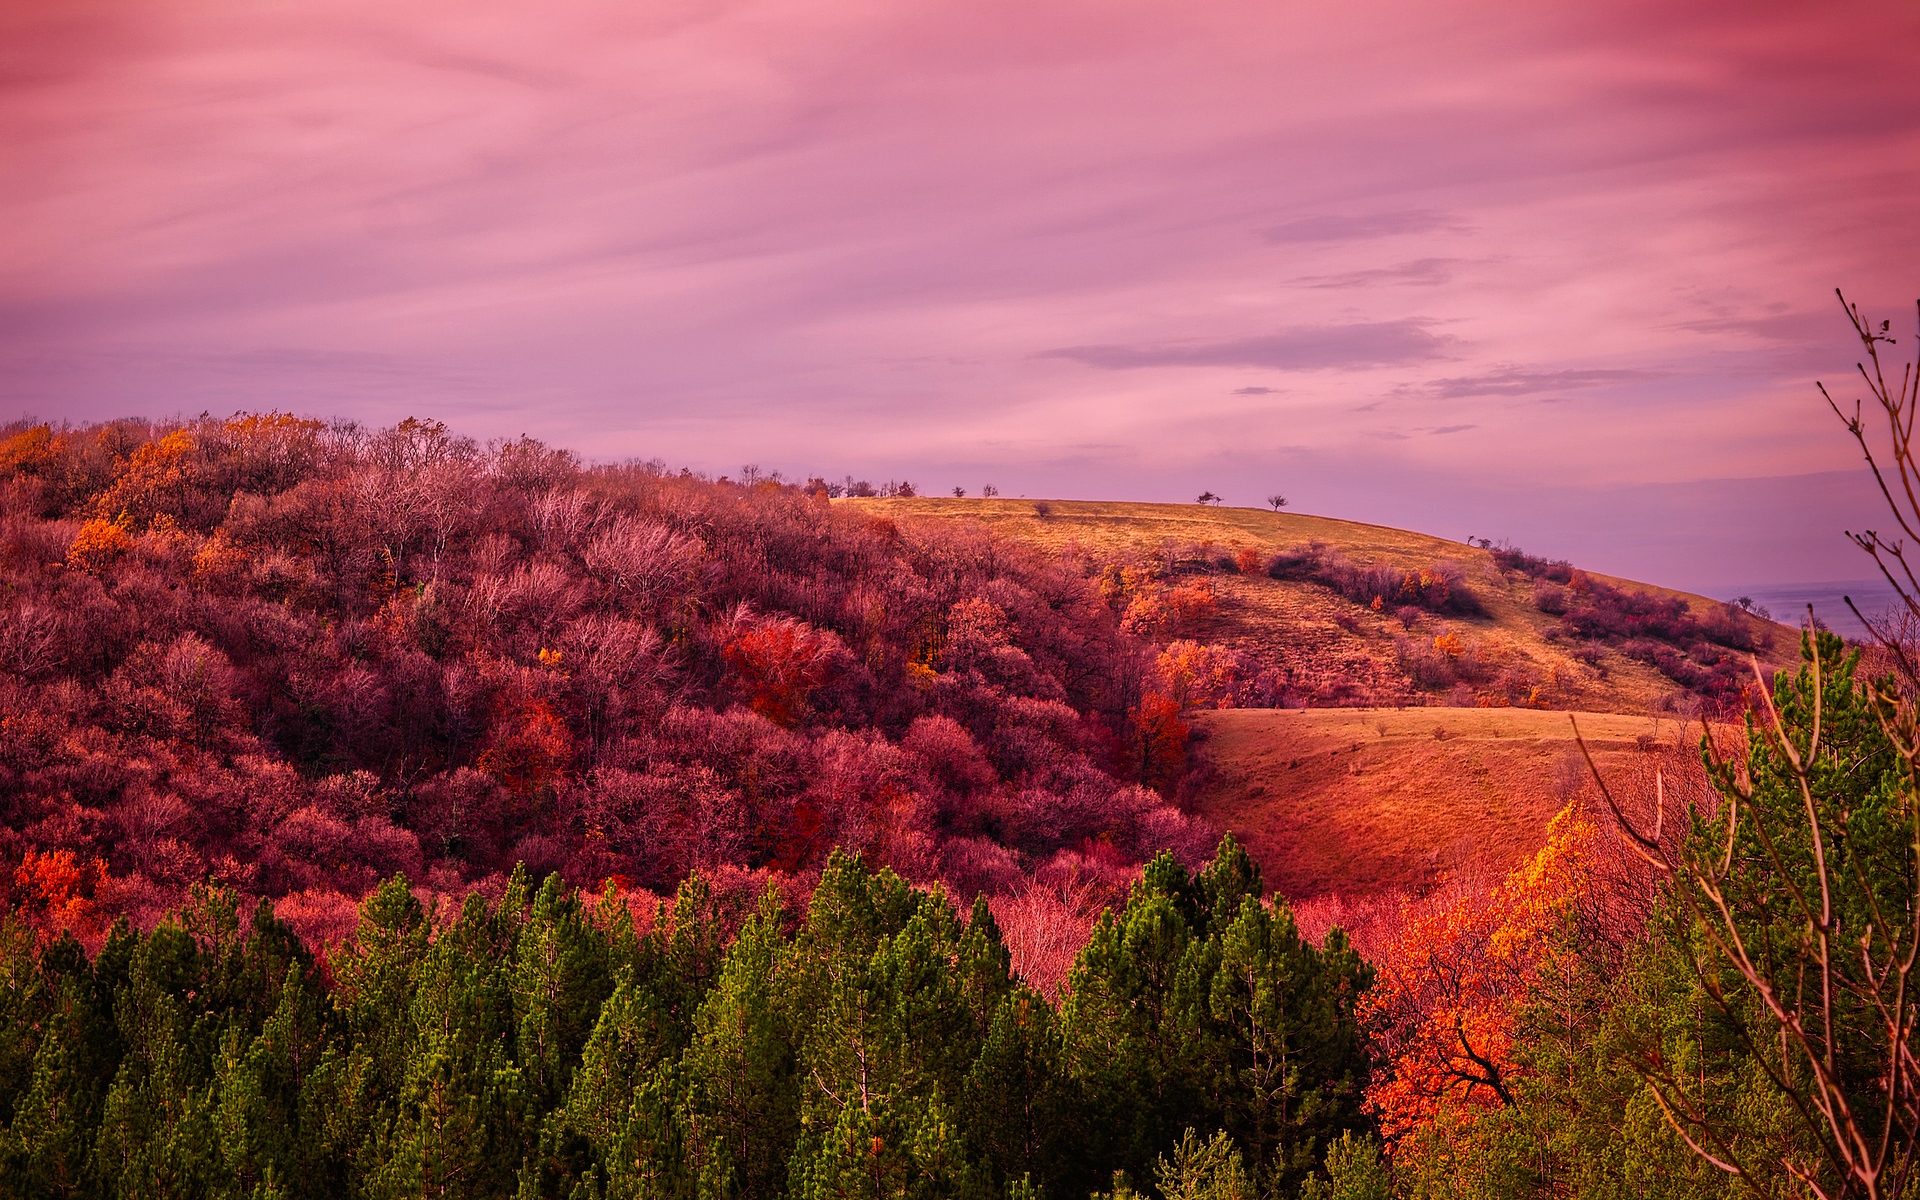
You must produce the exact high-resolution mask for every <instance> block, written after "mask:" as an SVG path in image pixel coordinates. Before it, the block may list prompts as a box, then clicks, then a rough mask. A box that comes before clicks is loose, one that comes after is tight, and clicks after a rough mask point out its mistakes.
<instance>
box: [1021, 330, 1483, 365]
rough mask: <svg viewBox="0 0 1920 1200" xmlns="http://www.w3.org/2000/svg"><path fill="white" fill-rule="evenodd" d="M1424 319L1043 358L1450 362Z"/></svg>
mask: <svg viewBox="0 0 1920 1200" xmlns="http://www.w3.org/2000/svg"><path fill="white" fill-rule="evenodd" d="M1431 325H1432V322H1430V321H1426V320H1420V319H1408V320H1402V321H1371V322H1365V323H1362V324H1356V325H1318V326H1302V327H1300V328H1297V329H1290V330H1288V331H1286V332H1285V333H1272V334H1266V335H1263V336H1259V337H1245V338H1230V339H1227V340H1225V341H1217V342H1161V343H1154V344H1148V345H1138V346H1129V345H1122V344H1113V343H1109V344H1103V345H1093V346H1063V347H1061V348H1059V349H1057V350H1048V351H1046V352H1045V353H1043V354H1042V355H1041V357H1042V358H1064V359H1068V360H1070V361H1072V362H1078V363H1084V364H1085V365H1087V366H1089V367H1099V368H1101V369H1103V370H1108V371H1126V370H1134V369H1137V368H1141V367H1266V368H1269V369H1272V370H1279V371H1324V370H1332V369H1336V368H1347V369H1359V368H1364V367H1392V366H1407V365H1411V364H1416V363H1427V362H1434V361H1437V360H1439V359H1442V358H1445V357H1446V355H1447V353H1448V350H1449V348H1450V346H1451V344H1452V341H1451V339H1449V338H1448V337H1446V336H1444V335H1441V334H1437V333H1434V332H1433V330H1432V329H1431V328H1430V326H1431Z"/></svg>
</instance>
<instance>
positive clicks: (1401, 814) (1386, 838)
mask: <svg viewBox="0 0 1920 1200" xmlns="http://www.w3.org/2000/svg"><path fill="white" fill-rule="evenodd" d="M1574 715H1575V717H1576V718H1577V719H1578V721H1579V723H1580V732H1581V734H1582V735H1583V736H1584V737H1585V738H1586V740H1587V745H1588V747H1589V748H1590V749H1591V750H1592V751H1593V753H1594V758H1595V760H1596V761H1597V762H1598V763H1599V765H1600V768H1601V770H1603V771H1605V772H1606V773H1607V777H1608V778H1609V780H1618V781H1620V782H1621V783H1623V784H1625V785H1627V786H1629V787H1630V786H1632V785H1633V784H1634V783H1635V782H1637V781H1638V779H1639V777H1640V776H1641V775H1642V774H1644V773H1645V771H1646V769H1647V764H1648V763H1649V762H1650V761H1651V756H1653V755H1657V754H1660V753H1662V752H1669V751H1673V750H1674V749H1675V747H1676V746H1678V747H1681V748H1682V751H1681V752H1683V753H1684V747H1686V746H1689V745H1691V744H1693V743H1694V742H1695V741H1697V739H1698V737H1699V733H1700V726H1699V725H1698V724H1693V725H1690V726H1689V725H1685V724H1683V723H1682V722H1680V721H1678V720H1676V719H1674V718H1671V717H1649V716H1627V715H1622V714H1618V713H1578V714H1574ZM1195 721H1196V724H1197V727H1198V730H1199V734H1200V736H1201V738H1202V739H1203V746H1204V753H1205V757H1206V760H1207V762H1208V763H1209V764H1210V765H1211V769H1210V772H1209V777H1208V778H1207V779H1206V780H1205V783H1204V786H1203V787H1202V788H1201V789H1200V792H1199V798H1198V809H1199V811H1200V813H1201V815H1203V816H1205V817H1206V818H1207V819H1209V820H1211V821H1213V822H1215V823H1216V824H1218V825H1220V826H1222V827H1224V828H1226V829H1230V830H1232V831H1233V833H1234V835H1235V836H1236V837H1238V838H1240V840H1241V841H1242V842H1244V843H1245V844H1246V846H1247V849H1248V852H1249V853H1250V854H1252V855H1253V857H1254V859H1255V861H1257V862H1259V864H1260V866H1261V868H1262V870H1263V871H1264V872H1265V874H1266V879H1267V883H1268V884H1269V885H1271V886H1272V887H1274V888H1275V889H1277V890H1278V891H1280V892H1281V893H1282V894H1284V895H1286V896H1288V897H1291V898H1294V899H1302V900H1304V899H1312V898H1314V897H1318V896H1325V895H1330V894H1337V895H1339V896H1341V897H1343V898H1346V899H1350V900H1352V899H1366V898H1369V897H1372V896H1377V895H1382V894H1387V893H1393V892H1400V891H1411V892H1420V891H1424V890H1425V889H1427V888H1428V887H1429V886H1431V885H1432V884H1434V883H1437V882H1439V881H1441V880H1442V879H1462V880H1475V879H1486V878H1497V877H1498V876H1500V875H1502V874H1504V873H1505V872H1507V871H1509V870H1511V869H1512V868H1513V867H1514V866H1516V865H1518V864H1519V863H1520V862H1521V861H1522V860H1523V859H1524V858H1525V857H1526V856H1527V855H1529V854H1531V853H1533V852H1534V851H1535V850H1537V849H1538V848H1539V846H1540V843H1541V837H1542V834H1543V832H1544V831H1545V829H1546V825H1547V821H1548V819H1549V818H1551V817H1552V816H1553V814H1554V813H1555V812H1557V811H1559V809H1560V808H1561V806H1562V805H1564V804H1566V803H1567V802H1568V801H1569V800H1571V799H1573V798H1574V797H1575V796H1576V795H1578V794H1579V793H1580V792H1581V791H1583V790H1584V789H1585V788H1587V787H1588V786H1590V785H1589V782H1588V778H1589V777H1588V772H1587V769H1586V766H1585V763H1584V762H1583V760H1582V759H1581V757H1580V754H1579V749H1578V747H1577V745H1576V743H1575V741H1574V738H1573V728H1572V725H1571V723H1570V722H1569V720H1568V714H1567V713H1563V712H1540V711H1534V710H1529V709H1484V708H1467V709H1460V708H1421V709H1398V710H1396V709H1364V708H1346V709H1293V710H1275V709H1227V710H1221V711H1217V712H1206V713H1198V714H1195Z"/></svg>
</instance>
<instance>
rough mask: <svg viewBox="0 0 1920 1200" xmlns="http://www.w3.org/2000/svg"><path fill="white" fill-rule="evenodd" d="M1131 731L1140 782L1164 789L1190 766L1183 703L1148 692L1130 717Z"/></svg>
mask: <svg viewBox="0 0 1920 1200" xmlns="http://www.w3.org/2000/svg"><path fill="white" fill-rule="evenodd" d="M1128 717H1129V725H1130V727H1131V731H1132V735H1133V736H1132V739H1131V740H1132V749H1133V754H1134V762H1133V765H1134V767H1135V769H1137V770H1138V771H1139V772H1140V778H1141V779H1142V780H1143V781H1145V782H1147V783H1149V784H1152V785H1153V786H1155V787H1159V788H1165V787H1167V786H1169V785H1171V784H1172V783H1173V781H1174V780H1176V779H1178V778H1179V777H1180V773H1181V772H1182V771H1183V770H1185V769H1186V765H1187V734H1188V732H1189V730H1188V728H1187V723H1186V722H1185V721H1184V720H1182V719H1181V717H1180V702H1179V701H1178V700H1176V699H1174V698H1173V697H1172V696H1169V695H1167V694H1166V693H1165V692H1148V693H1147V694H1146V695H1144V696H1142V697H1140V703H1138V704H1136V705H1134V706H1133V710H1132V711H1131V712H1130V713H1129V714H1128Z"/></svg>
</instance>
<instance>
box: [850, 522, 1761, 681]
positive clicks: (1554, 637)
mask: <svg viewBox="0 0 1920 1200" xmlns="http://www.w3.org/2000/svg"><path fill="white" fill-rule="evenodd" d="M840 503H841V504H843V505H847V506H850V507H858V508H861V509H863V510H865V511H869V512H873V513H875V514H881V515H885V516H887V517H889V518H891V519H894V520H896V521H918V520H931V521H951V520H966V521H977V522H980V523H981V524H984V525H986V526H988V527H990V528H992V529H994V530H997V531H999V532H1002V533H1007V534H1011V535H1013V536H1015V537H1018V538H1020V539H1022V540H1024V541H1028V542H1032V543H1034V544H1036V545H1039V546H1042V547H1046V548H1048V549H1052V550H1056V551H1066V552H1071V553H1076V554H1079V555H1082V556H1084V557H1086V558H1088V559H1090V560H1093V561H1095V562H1109V561H1116V560H1127V559H1132V560H1146V561H1151V562H1154V563H1156V564H1157V565H1158V566H1159V567H1160V568H1161V569H1162V570H1167V571H1178V570H1193V569H1195V568H1196V567H1197V566H1198V565H1200V564H1215V563H1217V562H1219V560H1222V559H1231V558H1232V557H1233V556H1234V555H1235V554H1236V553H1237V552H1239V551H1242V550H1250V551H1253V552H1254V555H1255V556H1256V557H1257V558H1258V559H1259V561H1261V562H1262V563H1264V562H1266V561H1267V560H1268V559H1269V558H1271V556H1273V555H1275V554H1277V553H1279V552H1281V551H1285V550H1289V549H1293V548H1296V547H1301V546H1305V545H1309V544H1312V543H1322V544H1324V545H1325V546H1327V547H1330V548H1331V549H1332V550H1333V551H1335V552H1337V554H1339V555H1341V556H1344V557H1345V558H1346V559H1348V560H1350V561H1351V562H1352V563H1354V564H1357V565H1359V566H1362V567H1366V566H1385V567H1392V568H1394V569H1396V570H1400V571H1405V572H1418V571H1420V570H1422V569H1431V568H1435V567H1442V566H1450V567H1453V568H1457V570H1458V573H1459V578H1460V580H1461V581H1462V582H1463V583H1464V584H1465V586H1466V588H1467V589H1468V590H1469V591H1470V592H1471V593H1472V595H1473V597H1474V599H1475V600H1476V601H1477V602H1478V606H1479V607H1480V608H1481V609H1482V610H1483V611H1482V612H1481V613H1480V614H1479V615H1457V614H1438V613H1423V614H1419V615H1418V616H1417V618H1415V619H1414V620H1413V621H1412V622H1411V624H1409V623H1407V622H1405V621H1403V620H1402V619H1400V614H1396V612H1394V611H1393V609H1392V607H1391V606H1388V607H1383V609H1382V610H1380V611H1375V610H1373V609H1371V608H1370V607H1369V606H1368V605H1365V604H1361V603H1355V602H1354V601H1351V600H1348V599H1346V598H1345V597H1343V596H1341V595H1340V594H1338V593H1337V592H1336V591H1334V590H1333V589H1331V588H1329V587H1327V586H1325V585H1323V584H1321V583H1317V582H1312V581H1309V580H1306V579H1294V578H1289V579H1274V578H1270V577H1269V576H1268V575H1267V574H1265V573H1264V571H1261V572H1258V573H1253V574H1241V573H1238V572H1236V571H1234V570H1231V569H1226V570H1220V569H1217V568H1216V569H1214V570H1212V571H1211V572H1210V574H1209V576H1208V577H1209V579H1210V580H1211V583H1212V586H1213V587H1214V589H1215V594H1216V596H1217V599H1218V604H1217V608H1216V611H1215V612H1214V614H1213V615H1212V616H1211V617H1210V618H1208V619H1207V620H1206V621H1204V622H1203V623H1202V624H1201V625H1200V626H1199V627H1197V628H1195V629H1194V630H1192V631H1191V633H1190V636H1193V637H1194V638H1195V639H1196V640H1199V641H1205V642H1211V643H1215V644H1218V645H1224V646H1229V647H1232V648H1234V649H1237V650H1240V651H1243V652H1245V653H1247V654H1248V655H1250V656H1251V657H1253V658H1254V659H1256V660H1257V661H1259V662H1261V663H1262V664H1264V665H1266V666H1268V667H1270V668H1273V669H1274V670H1276V671H1278V672H1280V673H1281V674H1283V675H1284V676H1285V677H1286V678H1287V679H1288V680H1289V681H1290V686H1291V689H1292V690H1291V693H1290V699H1289V703H1299V704H1304V705H1306V706H1309V707H1321V706H1333V705H1354V704H1369V703H1371V704H1389V705H1392V704H1421V703H1435V702H1442V701H1448V700H1451V701H1452V702H1454V703H1468V704H1472V703H1476V702H1480V703H1488V702H1491V703H1510V702H1512V701H1514V700H1525V701H1530V702H1531V703H1532V704H1534V705H1537V706H1541V707H1548V708H1555V709H1579V710H1589V711H1595V712H1615V713H1645V712H1651V711H1654V710H1656V709H1659V708H1662V707H1672V706H1674V705H1676V704H1679V705H1680V706H1681V707H1685V706H1686V705H1685V701H1686V697H1685V696H1682V695H1678V694H1677V693H1680V692H1681V691H1682V690H1683V689H1682V688H1681V687H1680V685H1679V684H1678V683H1677V682H1676V681H1675V679H1673V678H1671V677H1669V675H1667V674H1665V673H1663V672H1662V671H1661V670H1660V669H1657V668H1656V667H1655V666H1654V665H1652V664H1651V663H1650V662H1648V661H1644V658H1645V657H1646V656H1645V655H1644V653H1643V655H1642V656H1641V657H1635V656H1633V655H1631V654H1629V653H1628V652H1627V651H1626V649H1625V648H1624V646H1623V645H1622V644H1610V643H1609V642H1608V641H1607V640H1606V639H1597V640H1590V639H1574V638H1568V637H1566V636H1565V635H1564V633H1563V631H1562V630H1561V629H1560V626H1561V625H1562V622H1561V620H1560V618H1559V617H1558V616H1556V615H1553V614H1549V613H1546V612H1542V611H1541V610H1540V608H1539V607H1538V605H1537V602H1536V596H1535V589H1536V580H1535V579H1533V578H1532V577H1530V576H1529V575H1527V574H1526V573H1524V572H1522V571H1516V570H1503V569H1502V568H1501V566H1500V565H1499V564H1498V563H1497V562H1496V561H1495V558H1494V555H1493V553H1491V552H1490V551H1488V550H1486V549H1483V548H1481V547H1478V546H1470V545H1467V544H1466V543H1464V542H1454V541H1449V540H1447V539H1445V538H1438V537H1433V536H1431V535H1428V534H1422V533H1414V532H1410V531H1407V530H1402V529H1392V528H1388V527H1386V526H1381V525H1368V524H1364V523H1361V522H1358V521H1343V520H1338V519H1336V518H1332V517H1320V516H1311V515H1308V514H1304V513H1271V512H1266V511H1263V510H1259V509H1250V508H1216V507H1210V506H1203V505H1198V504H1144V503H1129V502H1119V501H1083V500H1051V501H1033V500H1008V499H978V500H975V499H951V498H939V497H919V498H912V499H880V500H875V499H856V500H844V501H841V502H840ZM1588 578H1590V579H1594V580H1599V581H1602V582H1603V583H1605V584H1607V585H1611V586H1613V587H1616V588H1619V589H1621V590H1623V591H1625V592H1628V593H1631V594H1637V595H1642V596H1649V597H1654V598H1657V599H1663V600H1664V599H1674V598H1677V599H1679V600H1681V601H1683V602H1684V603H1685V605H1686V606H1687V609H1688V610H1689V611H1690V612H1691V613H1693V614H1695V615H1696V616H1698V617H1701V618H1716V619H1721V620H1727V621H1730V622H1732V623H1733V624H1734V625H1736V626H1737V627H1740V628H1744V629H1745V630H1747V631H1749V632H1750V633H1751V634H1752V635H1753V636H1754V637H1756V639H1757V640H1759V641H1760V642H1761V643H1762V645H1761V648H1760V649H1759V652H1758V657H1759V659H1760V662H1761V665H1762V667H1763V668H1768V669H1772V668H1777V667H1780V666H1784V665H1787V664H1789V663H1790V662H1791V661H1792V659H1793V653H1794V647H1795V645H1796V641H1795V638H1794V636H1793V632H1792V631H1791V630H1788V629H1784V628H1783V627H1781V626H1777V625H1775V624H1773V623H1772V622H1769V621H1762V620H1760V619H1758V618H1755V617H1751V616H1748V615H1747V614H1744V613H1737V612H1736V613H1734V614H1726V607H1727V606H1726V605H1724V604H1722V603H1721V602H1718V601H1715V600H1710V599H1708V598H1706V597H1704V596H1697V595H1692V594H1689V593H1684V592H1678V591H1674V590H1672V589H1667V588H1660V587H1655V586H1652V585H1648V584H1643V583H1635V582H1631V581H1627V580H1620V579H1615V578H1613V577H1610V576H1602V575H1589V576H1588ZM1448 633H1451V634H1455V635H1457V636H1459V637H1460V638H1461V640H1462V642H1463V643H1464V645H1465V648H1466V652H1467V655H1468V656H1469V657H1470V658H1471V659H1472V660H1473V661H1474V662H1476V663H1477V664H1478V665H1479V667H1480V669H1481V674H1482V677H1481V678H1479V679H1477V680H1476V681H1475V682H1474V683H1473V684H1471V685H1470V687H1469V689H1468V692H1467V693H1463V692H1461V690H1460V689H1459V688H1458V687H1453V688H1449V687H1446V686H1440V687H1434V686H1422V683H1421V682H1419V681H1418V680H1416V679H1415V678H1413V677H1411V676H1410V673H1409V666H1408V659H1409V655H1412V656H1414V657H1418V656H1419V655H1420V653H1421V652H1422V651H1423V650H1424V649H1425V648H1426V647H1427V646H1429V645H1430V644H1431V642H1432V640H1433V639H1434V638H1436V637H1439V636H1442V635H1444V634H1448ZM1616 641H1617V640H1616ZM1768 643H1770V644H1768ZM1641 649H1642V651H1643V652H1644V650H1645V647H1644V646H1643V647H1641ZM1413 674H1418V668H1417V667H1415V668H1413Z"/></svg>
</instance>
